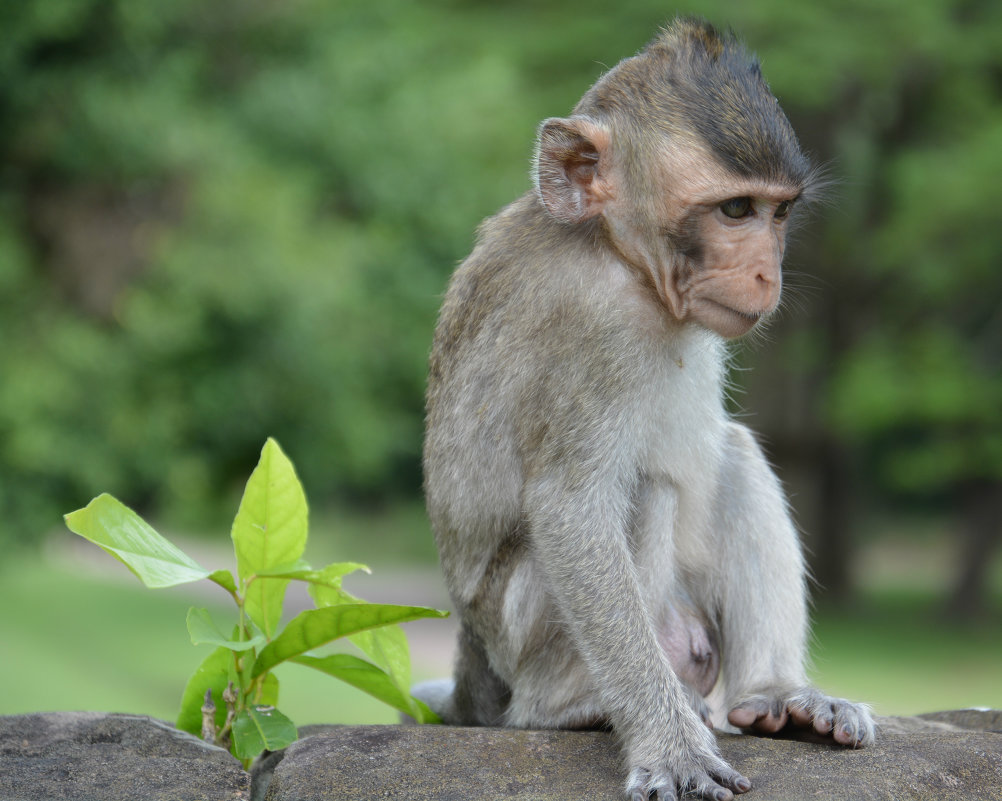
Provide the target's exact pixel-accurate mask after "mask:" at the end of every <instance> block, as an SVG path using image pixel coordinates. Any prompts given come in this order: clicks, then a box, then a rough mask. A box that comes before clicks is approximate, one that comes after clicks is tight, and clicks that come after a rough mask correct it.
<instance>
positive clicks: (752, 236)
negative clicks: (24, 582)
mask: <svg viewBox="0 0 1002 801" xmlns="http://www.w3.org/2000/svg"><path fill="white" fill-rule="evenodd" d="M814 177H815V173H814V172H813V171H812V168H811V166H810V164H809V162H808V160H807V158H806V157H805V156H804V155H803V153H802V152H801V150H800V146H799V144H798V142H797V139H796V136H795V135H794V133H793V130H792V129H791V127H790V124H789V122H788V120H787V119H786V117H785V116H784V114H783V112H782V111H781V109H780V107H779V105H778V102H777V100H776V98H775V97H773V95H772V94H771V92H770V91H769V88H768V86H767V85H766V83H765V81H764V80H763V78H762V76H761V73H760V71H759V66H758V63H757V62H756V61H755V60H754V59H752V58H750V57H749V56H748V55H747V54H746V53H745V51H744V50H743V49H742V47H741V46H740V44H739V43H738V42H737V41H735V40H734V38H733V37H732V36H731V35H725V34H721V33H719V32H718V31H716V30H715V29H714V28H713V27H711V26H710V25H708V24H706V23H704V22H702V21H698V20H692V19H683V20H678V21H675V22H674V23H672V24H671V25H670V26H669V27H667V28H666V29H665V30H663V31H662V32H661V34H660V36H659V37H658V38H657V39H656V40H655V41H654V42H652V43H651V44H650V45H649V46H648V47H647V48H646V49H645V50H643V51H642V52H641V53H640V54H639V55H637V56H636V57H634V58H629V59H627V60H625V61H623V62H622V63H620V64H619V65H618V66H616V67H615V68H614V69H612V70H610V71H609V72H608V73H606V74H605V75H604V76H603V77H602V78H601V79H600V80H599V81H598V82H597V83H596V84H595V85H594V86H593V87H592V88H591V89H590V90H589V91H588V92H587V94H585V96H584V97H583V98H582V100H581V101H580V103H578V105H577V107H576V108H575V109H574V111H573V113H572V115H571V116H570V117H568V118H566V119H549V120H546V121H545V122H543V123H542V125H541V127H540V129H539V138H538V144H537V151H536V159H535V169H534V179H535V191H532V192H530V193H528V194H526V195H525V196H523V197H522V198H520V199H519V200H517V201H515V202H514V203H513V204H512V205H510V206H508V207H507V208H505V209H503V210H502V211H501V212H500V213H499V214H497V215H496V216H495V217H492V218H490V219H488V220H487V221H485V222H484V223H483V225H482V226H481V227H480V230H479V235H478V239H477V243H476V247H475V248H474V250H473V253H472V254H471V255H470V256H469V258H468V259H467V260H466V261H465V262H464V263H463V264H462V265H461V266H460V267H459V268H458V269H457V270H456V272H455V275H454V276H453V278H452V281H451V284H450V286H449V290H448V293H447V295H446V297H445V302H444V304H443V306H442V312H441V317H440V319H439V322H438V327H437V329H436V332H435V342H434V347H433V351H432V355H431V370H430V378H429V385H428V430H427V437H426V441H425V451H424V469H425V482H426V493H427V503H428V511H429V515H430V517H431V521H432V525H433V528H434V531H435V536H436V541H437V544H438V548H439V552H440V555H441V560H442V567H443V570H444V572H445V577H446V581H447V583H448V586H449V590H450V592H451V594H452V599H453V602H454V603H455V606H456V609H457V612H458V614H459V619H460V622H461V632H460V637H459V651H458V657H457V663H456V669H455V677H454V681H452V682H445V683H442V682H440V683H438V684H434V685H432V686H428V687H425V688H423V689H421V688H418V689H417V692H418V693H419V694H422V693H423V695H424V696H425V697H426V698H427V700H428V701H429V702H430V703H431V704H432V706H433V707H434V708H436V709H437V710H438V711H439V713H440V714H441V715H442V716H443V718H444V720H445V721H446V722H448V723H455V724H464V725H504V726H516V727H537V728H554V727H559V728H579V727H593V726H611V727H612V729H613V730H614V732H615V733H616V735H617V737H618V739H619V741H620V742H621V743H622V747H623V751H624V757H625V761H626V768H627V773H628V778H627V785H626V786H627V793H628V795H629V796H630V797H631V798H633V799H648V798H649V797H650V796H652V795H653V796H654V797H656V798H658V799H673V798H675V797H676V793H677V792H690V793H693V794H695V795H697V796H699V797H704V798H712V799H716V800H717V801H723V800H724V799H729V798H731V797H732V794H733V793H743V792H745V791H747V790H748V789H749V788H750V787H751V782H750V781H749V780H748V779H747V778H745V777H744V776H742V775H741V774H740V773H738V772H737V771H735V770H734V769H732V768H731V767H730V766H729V765H728V764H727V763H726V762H725V761H724V760H723V759H722V758H721V757H720V755H719V752H718V751H717V748H716V744H715V741H714V737H713V733H712V732H711V730H710V728H709V727H708V726H707V725H705V724H707V723H709V722H710V721H711V719H713V718H714V717H715V718H716V720H717V723H718V725H720V724H723V722H724V721H725V720H726V721H728V722H729V723H730V725H731V726H734V727H738V728H741V729H745V730H749V731H754V732H760V733H774V732H777V731H779V730H780V729H783V728H786V727H802V728H804V729H805V730H807V729H810V730H813V732H814V733H815V734H816V735H825V736H829V737H830V738H831V739H832V740H833V741H834V742H836V743H841V744H843V745H850V746H861V745H866V744H868V743H870V742H871V741H872V740H873V736H874V735H873V722H872V720H871V718H870V715H869V713H868V711H867V709H866V708H865V707H864V706H862V705H858V704H854V703H850V702H848V701H845V700H842V699H837V698H831V697H829V696H826V695H824V694H823V693H821V692H820V691H818V690H816V689H814V688H812V687H811V686H810V685H809V684H808V681H807V676H806V674H805V668H804V661H805V652H806V639H807V612H806V587H805V567H804V561H803V556H802V553H801V547H800V544H799V541H798V536H797V533H796V530H795V528H794V525H793V523H792V522H791V519H790V514H789V512H788V510H787V505H786V500H785V498H784V495H783V492H782V489H781V488H780V485H779V482H778V481H777V479H776V477H775V475H774V474H773V471H772V470H771V469H770V467H769V465H768V464H767V463H766V460H765V458H764V457H763V455H762V452H761V450H760V448H759V446H758V445H757V444H756V441H755V439H754V438H753V437H752V435H751V433H750V432H749V431H748V429H747V428H745V426H743V425H741V424H739V423H736V422H734V421H733V420H732V419H731V418H730V417H729V416H728V414H727V412H726V411H725V408H724V401H723V391H724V384H725V362H726V359H727V346H726V340H727V339H730V338H733V337H738V336H741V335H742V334H744V333H746V332H747V331H749V330H750V329H752V328H753V327H754V326H755V325H756V324H758V323H759V322H760V321H761V320H763V319H764V318H766V317H767V316H768V315H769V314H770V313H771V312H772V311H773V310H774V309H775V308H776V305H777V303H778V301H779V295H780V284H781V261H782V257H783V250H784V245H785V238H786V230H787V226H788V224H789V220H790V218H791V216H792V215H793V214H794V213H795V210H796V207H797V205H799V204H800V203H801V202H802V201H804V200H806V199H808V198H809V197H810V194H811V190H812V187H813V186H814V184H815V183H816V182H815V180H814ZM711 690H712V692H711Z"/></svg>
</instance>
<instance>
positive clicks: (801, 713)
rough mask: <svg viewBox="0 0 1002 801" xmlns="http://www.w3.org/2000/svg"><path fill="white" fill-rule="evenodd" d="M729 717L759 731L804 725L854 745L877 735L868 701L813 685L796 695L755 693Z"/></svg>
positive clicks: (811, 730) (742, 727) (735, 707)
mask: <svg viewBox="0 0 1002 801" xmlns="http://www.w3.org/2000/svg"><path fill="white" fill-rule="evenodd" d="M727 720H728V721H730V723H731V724H732V725H734V726H737V727H738V728H741V729H748V730H750V731H752V732H754V733H756V734H776V733H777V732H779V731H781V730H782V729H784V728H794V729H801V730H804V731H806V732H808V733H812V734H814V735H817V736H820V737H823V738H825V739H831V740H834V741H835V742H836V743H838V744H839V745H848V746H851V747H853V748H862V747H863V746H866V745H871V744H872V743H873V739H874V726H873V718H872V717H871V716H870V710H869V708H868V707H867V706H866V704H856V703H853V702H852V701H846V700H845V699H844V698H832V697H830V696H827V695H825V694H824V693H822V692H821V691H820V690H815V689H814V688H813V687H807V688H805V689H803V690H800V691H798V692H796V693H793V694H792V695H782V694H780V695H775V696H774V695H753V696H751V697H749V698H746V699H745V700H744V701H742V702H741V703H739V704H737V705H736V706H734V707H733V708H732V709H731V711H730V712H729V713H728V714H727Z"/></svg>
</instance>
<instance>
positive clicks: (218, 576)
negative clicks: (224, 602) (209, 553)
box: [209, 570, 237, 595]
mask: <svg viewBox="0 0 1002 801" xmlns="http://www.w3.org/2000/svg"><path fill="white" fill-rule="evenodd" d="M209 581H214V582H216V584H218V585H219V586H220V587H222V588H223V589H224V590H226V591H227V592H228V593H230V594H232V595H236V593H237V582H236V581H235V580H234V578H233V574H232V573H231V572H230V571H229V570H213V571H212V573H210V574H209Z"/></svg>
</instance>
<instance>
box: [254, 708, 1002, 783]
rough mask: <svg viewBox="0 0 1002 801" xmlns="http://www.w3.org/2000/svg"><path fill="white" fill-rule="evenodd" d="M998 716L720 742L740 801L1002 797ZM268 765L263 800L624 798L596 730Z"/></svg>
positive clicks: (432, 743) (440, 742) (464, 736)
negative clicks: (870, 738)
mask: <svg viewBox="0 0 1002 801" xmlns="http://www.w3.org/2000/svg"><path fill="white" fill-rule="evenodd" d="M1000 718H1002V713H1000V712H977V711H973V710H967V711H963V712H957V713H939V714H937V715H933V716H929V718H881V719H880V720H879V725H880V737H879V740H878V742H877V744H876V745H875V746H873V747H872V748H866V749H861V750H850V749H844V748H840V747H835V746H831V745H826V744H821V743H809V742H802V741H795V740H789V739H770V738H760V737H749V736H742V735H728V734H721V735H719V736H718V742H719V744H720V749H721V752H722V753H723V755H724V757H725V758H726V759H727V760H729V761H730V763H731V764H732V765H733V766H734V767H735V768H737V769H738V770H740V771H741V772H742V773H744V775H746V776H748V777H749V778H750V779H751V780H752V782H753V788H752V792H751V793H750V794H749V795H748V796H746V798H747V799H748V801H780V800H781V801H788V800H789V799H805V800H806V799H831V798H851V799H860V800H861V801H868V800H869V799H894V801H899V799H903V798H907V799H917V800H920V799H936V801H951V800H952V799H971V798H977V799H983V800H984V801H996V800H997V801H1002V734H999V733H997V732H993V731H992V729H997V728H998V724H999V721H1000ZM304 733H305V732H304ZM272 767H273V769H274V774H273V776H272V778H271V781H270V784H268V789H267V793H266V795H265V796H264V797H265V799H266V801H335V799H337V801H356V800H357V801H363V800H365V801H368V800H369V799H383V798H398V799H408V800H409V801H424V799H428V800H429V801H430V800H431V799H435V801H460V799H462V801H466V800H467V799H470V798H483V799H506V800H509V801H529V799H532V801H565V800H566V801H570V799H574V801H580V799H583V798H586V799H590V800H591V799H594V801H604V800H605V799H608V800H609V801H621V799H622V780H623V776H622V771H621V768H620V765H619V760H618V757H617V753H616V746H615V743H614V741H613V738H612V736H611V735H609V734H607V733H603V732H554V731H518V730H511V729H473V728H469V729H468V728H451V727H449V728H441V727H436V726H360V727H355V726H345V727H332V728H329V729H326V730H320V731H317V730H316V729H315V728H314V729H311V733H310V734H309V736H306V737H305V738H304V739H301V740H300V741H299V742H297V743H295V744H293V745H292V746H290V747H289V748H288V749H286V752H285V756H284V758H283V759H282V760H281V761H280V762H278V763H277V766H276V765H275V761H274V760H273V762H272ZM263 786H264V783H263V782H262V783H260V784H259V787H261V788H263Z"/></svg>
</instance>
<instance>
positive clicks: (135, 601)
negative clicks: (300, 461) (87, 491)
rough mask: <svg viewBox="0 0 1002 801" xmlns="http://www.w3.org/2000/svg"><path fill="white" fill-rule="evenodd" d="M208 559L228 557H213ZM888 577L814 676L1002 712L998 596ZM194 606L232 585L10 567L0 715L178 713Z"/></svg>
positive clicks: (285, 705) (823, 642)
mask: <svg viewBox="0 0 1002 801" xmlns="http://www.w3.org/2000/svg"><path fill="white" fill-rule="evenodd" d="M397 516H400V519H397ZM383 523H384V524H385V526H386V527H387V528H394V527H396V526H398V525H399V526H400V527H401V528H404V529H408V528H409V529H410V530H411V531H417V532H418V534H414V535H412V536H413V537H414V538H415V539H416V540H418V541H420V540H421V539H422V538H424V537H425V536H426V534H425V532H424V530H423V529H422V528H421V526H423V525H424V524H423V523H422V522H421V521H420V520H419V519H418V517H417V515H416V514H414V513H412V511H404V512H399V513H396V515H391V516H389V517H388V518H387V519H386V520H385V521H383ZM405 523H406V524H407V525H405ZM411 524H413V525H411ZM352 525H354V524H352ZM380 525H383V524H380ZM318 528H320V527H319V526H318ZM69 536H71V535H69V534H67V537H69ZM334 539H336V540H341V543H340V544H338V543H337V542H334V541H333V539H325V541H324V542H315V541H312V542H311V545H310V547H309V548H308V553H307V555H308V557H309V558H310V559H311V560H312V561H314V563H321V562H322V561H324V560H327V561H330V560H331V559H335V558H340V559H346V558H351V559H360V560H363V561H369V562H370V563H371V564H372V565H373V566H374V567H375V568H376V574H377V576H378V574H379V573H380V572H381V571H385V568H386V565H385V563H386V561H387V560H391V561H396V560H395V559H394V558H393V557H394V556H395V553H394V552H395V551H396V549H395V548H390V547H389V546H388V545H386V543H385V541H383V539H382V538H381V537H377V536H373V535H372V532H371V531H369V535H368V536H367V537H362V538H360V539H357V540H355V539H352V542H350V543H345V542H344V541H343V539H342V538H341V537H336V538H334ZM356 544H357V545H358V549H357V551H356V548H355V546H356ZM412 547H413V548H414V553H409V552H408V553H407V557H406V558H407V559H411V558H414V559H415V562H417V563H421V564H427V562H426V561H422V558H421V557H422V555H423V556H428V555H429V553H430V551H428V549H427V543H424V544H420V542H419V543H418V544H415V545H413V546H412ZM315 549H316V550H315ZM327 550H329V551H330V553H320V554H318V553H317V552H316V551H327ZM335 550H336V551H339V552H340V553H334V551H335ZM405 550H406V549H405ZM71 553H78V552H76V551H71ZM98 555H99V556H101V555H100V554H98ZM328 557H329V558H328ZM429 558H431V557H429ZM203 563H204V564H206V565H207V566H208V565H210V564H211V565H213V566H222V565H219V564H216V563H215V562H214V561H213V560H212V559H211V558H209V557H207V558H206V559H205V560H204V562H203ZM996 572H997V573H998V572H1000V571H996ZM891 579H893V577H891V578H890V579H888V580H887V581H886V582H885V583H884V584H883V585H882V584H880V582H879V581H878V580H877V579H875V578H872V577H871V579H870V580H869V582H868V584H867V587H868V588H867V591H866V594H865V595H864V597H863V599H862V600H861V602H860V603H859V604H858V605H857V606H856V607H855V608H854V609H852V610H851V611H849V612H842V613H838V614H836V613H834V612H832V611H831V610H827V609H822V610H820V611H819V612H818V614H817V615H816V616H815V617H816V619H815V625H814V636H815V643H814V647H813V665H814V670H813V673H812V677H813V679H814V680H815V681H816V682H817V684H818V685H819V686H821V687H822V688H824V689H826V690H827V691H829V692H832V693H835V694H839V695H844V696H846V697H851V698H854V699H859V700H866V701H869V702H870V703H872V704H873V706H874V709H875V711H876V712H877V713H878V714H885V715H886V714H914V713H919V712H926V711H933V710H938V709H950V708H959V707H966V706H991V707H995V708H1002V623H1000V619H1002V615H1000V614H999V613H998V612H999V608H1002V604H998V603H996V607H997V608H996V614H995V616H994V619H993V620H989V621H985V622H982V623H980V624H977V623H975V624H970V625H965V626H958V625H955V624H952V623H948V622H946V621H943V620H942V619H940V618H939V617H937V614H936V608H937V607H936V598H935V597H934V596H933V594H932V592H931V591H926V592H925V593H923V592H920V591H916V590H914V589H913V588H912V589H907V588H906V589H902V588H901V587H900V586H898V585H896V584H895V583H894V581H893V580H891ZM363 581H364V578H363ZM874 582H876V583H875V584H874ZM871 585H872V586H871ZM922 586H926V587H928V586H930V585H929V584H923V585H922ZM354 587H355V585H353V589H354ZM358 587H359V588H358V590H357V591H358V592H359V593H360V594H362V595H363V596H364V595H366V590H365V589H364V588H362V586H361V583H360V584H359V585H358ZM373 600H379V599H373ZM998 600H999V599H998V598H996V601H998ZM191 605H198V606H210V607H211V608H212V609H213V615H214V616H216V617H217V620H219V621H220V622H222V621H225V620H226V619H227V618H226V616H227V615H229V614H231V609H230V608H229V607H228V606H227V605H226V598H225V595H224V593H223V592H222V591H221V590H219V589H218V588H216V587H214V586H213V585H210V584H209V583H208V582H200V583H197V584H193V585H187V586H185V587H180V588H175V589H171V590H158V591H152V590H147V589H145V588H144V587H142V586H141V585H140V584H139V582H138V581H136V580H135V579H134V578H133V577H132V576H131V575H129V574H128V572H127V571H126V569H125V568H124V567H122V566H120V565H118V564H116V563H112V562H110V560H105V563H104V565H103V566H101V567H100V568H95V567H94V566H92V565H91V563H90V561H89V560H87V561H86V563H84V562H81V561H80V560H79V559H78V558H77V557H73V558H72V559H70V560H67V559H66V558H65V554H64V555H63V556H61V557H60V558H58V559H55V560H52V559H48V560H47V559H44V558H42V557H40V556H38V557H31V558H29V557H21V558H18V559H16V560H13V561H8V562H7V563H5V564H4V565H3V566H2V568H0V610H2V611H0V643H2V644H3V651H2V653H3V657H2V659H0V688H2V691H0V714H16V713H22V712H34V711H48V710H74V709H93V710H104V711H115V712H131V713H141V714H149V715H153V716H156V717H160V718H164V719H167V720H173V718H174V716H175V715H176V712H177V704H178V702H179V700H180V697H181V691H182V689H183V687H184V683H185V680H186V679H187V677H188V675H189V674H190V673H191V671H192V670H193V669H194V668H195V666H196V665H197V664H198V663H199V662H200V661H201V659H202V658H203V657H204V655H205V654H206V653H207V652H208V648H207V647H206V646H202V647H198V648H196V647H194V646H192V645H191V644H190V642H189V640H188V634H187V631H186V629H185V622H184V621H185V614H186V611H187V609H188V607H189V606H191ZM443 625H445V624H443ZM435 672H441V660H440V661H439V663H438V665H437V666H436V667H434V668H433V667H431V666H429V665H424V664H421V663H416V664H415V677H416V678H417V679H420V678H427V677H429V676H430V675H432V674H433V673H435ZM278 676H279V678H280V679H281V681H282V702H281V706H282V709H283V711H284V712H286V714H288V715H289V716H290V717H291V718H292V719H293V720H294V721H296V722H297V723H299V724H305V723H318V722H337V723H386V722H392V721H394V720H395V719H396V715H395V713H394V712H393V711H392V710H390V709H389V708H387V707H384V706H383V705H381V704H380V703H379V702H377V701H375V700H373V699H370V698H369V697H368V696H366V695H364V694H362V693H360V692H358V691H356V690H353V689H352V688H349V687H347V686H345V685H342V684H341V683H340V682H337V681H334V680H332V679H330V678H329V677H326V676H324V675H322V674H320V673H315V672H313V671H310V670H308V669H306V668H302V667H300V666H296V665H288V666H283V667H282V668H280V669H279V670H278Z"/></svg>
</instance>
